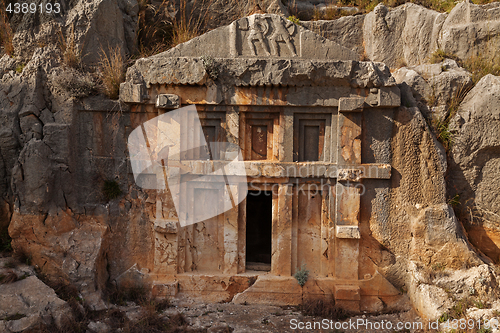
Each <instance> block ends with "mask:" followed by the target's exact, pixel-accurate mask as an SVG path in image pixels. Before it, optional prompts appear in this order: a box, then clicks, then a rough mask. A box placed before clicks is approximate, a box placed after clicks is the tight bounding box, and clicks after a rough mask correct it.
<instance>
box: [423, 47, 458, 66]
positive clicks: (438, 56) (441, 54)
mask: <svg viewBox="0 0 500 333" xmlns="http://www.w3.org/2000/svg"><path fill="white" fill-rule="evenodd" d="M445 59H452V60H455V61H456V62H457V64H459V65H460V64H461V63H462V62H461V61H460V58H458V57H457V56H456V55H454V54H452V53H448V52H445V51H443V50H442V49H437V50H436V51H434V52H433V53H432V54H431V57H430V59H429V62H430V63H431V64H437V63H440V62H442V61H444V60H445Z"/></svg>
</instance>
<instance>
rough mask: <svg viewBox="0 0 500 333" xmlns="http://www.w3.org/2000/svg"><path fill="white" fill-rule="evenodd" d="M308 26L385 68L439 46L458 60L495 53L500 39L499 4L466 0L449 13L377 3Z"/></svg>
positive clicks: (421, 58)
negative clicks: (369, 9) (365, 10)
mask: <svg viewBox="0 0 500 333" xmlns="http://www.w3.org/2000/svg"><path fill="white" fill-rule="evenodd" d="M301 23H302V24H303V26H305V27H306V28H308V29H311V30H312V31H321V32H322V35H323V36H324V37H326V38H328V39H331V40H332V41H334V42H336V43H339V44H340V45H342V46H344V47H346V48H349V49H351V50H353V51H356V52H358V54H362V55H364V56H366V57H367V58H368V59H370V60H372V61H380V62H383V63H385V64H387V65H388V66H389V67H391V68H394V67H396V68H397V67H401V66H402V65H404V64H408V65H410V66H415V65H420V64H424V63H425V62H427V61H428V60H429V58H430V56H431V54H432V53H433V52H434V51H436V50H437V49H442V50H444V51H445V52H447V53H451V54H456V55H457V56H458V57H460V58H461V59H466V58H468V57H470V56H474V55H478V54H483V55H485V56H493V55H494V54H495V52H496V50H498V48H499V45H500V44H499V43H500V4H499V3H498V2H493V3H490V4H486V5H475V4H473V3H471V2H470V1H468V0H467V1H464V2H461V3H459V4H458V5H457V6H455V7H454V8H453V9H452V10H451V12H450V14H447V13H438V12H436V11H434V10H431V9H427V8H424V7H422V6H419V5H416V4H413V3H405V4H404V5H401V6H399V7H396V8H393V9H389V8H387V7H385V6H384V5H383V4H379V5H378V6H377V7H376V8H375V9H374V10H373V11H372V12H370V13H368V14H365V15H359V16H347V17H342V18H340V19H337V20H335V21H316V22H301Z"/></svg>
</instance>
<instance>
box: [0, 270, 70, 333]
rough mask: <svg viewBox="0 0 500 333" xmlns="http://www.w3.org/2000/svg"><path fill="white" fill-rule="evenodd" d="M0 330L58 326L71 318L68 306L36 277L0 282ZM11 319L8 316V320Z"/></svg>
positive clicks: (17, 330)
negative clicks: (41, 324)
mask: <svg viewBox="0 0 500 333" xmlns="http://www.w3.org/2000/svg"><path fill="white" fill-rule="evenodd" d="M0 318H7V319H4V320H0V330H1V331H2V332H5V333H9V332H21V331H24V330H26V329H29V328H33V327H34V326H35V325H37V324H39V323H44V324H46V325H50V324H52V323H55V324H56V325H57V326H59V327H60V326H62V324H64V321H65V320H71V319H72V313H71V308H70V307H69V305H68V304H67V303H66V302H65V301H63V300H62V299H60V298H59V297H57V295H56V293H55V292H54V290H52V289H51V288H50V287H48V286H47V285H45V284H44V283H43V282H42V281H40V280H39V279H38V278H37V277H36V276H29V277H27V278H25V279H23V280H19V281H16V282H13V283H8V284H1V285H0ZM9 318H12V319H9Z"/></svg>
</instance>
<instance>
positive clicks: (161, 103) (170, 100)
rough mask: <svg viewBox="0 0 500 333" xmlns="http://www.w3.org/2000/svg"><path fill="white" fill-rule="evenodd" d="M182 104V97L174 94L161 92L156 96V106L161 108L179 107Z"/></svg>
mask: <svg viewBox="0 0 500 333" xmlns="http://www.w3.org/2000/svg"><path fill="white" fill-rule="evenodd" d="M180 105H181V99H180V97H179V96H178V95H174V94H161V95H158V96H157V97H156V107H157V108H159V109H177V108H179V106H180Z"/></svg>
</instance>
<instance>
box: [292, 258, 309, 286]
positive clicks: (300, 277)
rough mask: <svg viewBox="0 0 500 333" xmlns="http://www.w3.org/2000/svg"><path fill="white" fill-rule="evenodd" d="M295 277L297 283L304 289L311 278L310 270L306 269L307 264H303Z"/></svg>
mask: <svg viewBox="0 0 500 333" xmlns="http://www.w3.org/2000/svg"><path fill="white" fill-rule="evenodd" d="M294 277H295V278H296V279H297V282H298V283H299V284H300V286H301V287H303V286H304V285H305V284H306V282H307V279H308V278H309V270H308V269H307V268H306V264H302V266H300V269H299V270H298V271H297V272H296V273H295V275H294Z"/></svg>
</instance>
